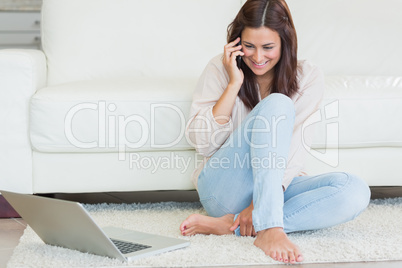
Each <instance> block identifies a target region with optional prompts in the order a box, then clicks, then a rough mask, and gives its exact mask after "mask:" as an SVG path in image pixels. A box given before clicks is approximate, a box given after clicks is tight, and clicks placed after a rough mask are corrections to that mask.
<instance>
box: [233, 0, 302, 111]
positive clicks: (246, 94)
mask: <svg viewBox="0 0 402 268" xmlns="http://www.w3.org/2000/svg"><path fill="white" fill-rule="evenodd" d="M262 26H265V27H268V28H269V29H271V30H273V31H275V32H277V33H278V34H279V36H280V38H281V58H280V60H279V62H278V63H277V64H276V65H275V66H274V78H273V81H272V82H271V85H270V88H269V89H267V90H270V93H282V94H284V95H286V96H288V97H292V96H293V94H295V93H296V92H297V90H298V86H299V85H298V80H297V36H296V29H295V27H294V24H293V19H292V16H291V14H290V11H289V7H288V6H287V4H286V2H285V1H284V0H248V1H247V2H246V3H245V4H244V5H243V7H242V8H241V9H240V11H239V13H238V14H237V16H236V18H235V19H234V20H233V22H232V23H231V24H229V26H228V29H227V30H228V36H227V41H228V43H229V42H232V41H234V40H235V39H236V38H237V37H239V36H241V33H242V31H243V30H244V28H245V27H250V28H259V27H262ZM240 68H241V69H242V70H243V73H244V81H243V85H242V87H241V89H240V91H239V97H240V99H241V100H242V101H243V103H244V104H245V105H246V107H248V108H249V109H250V110H251V109H253V108H254V106H256V105H257V103H258V101H259V100H258V87H257V79H256V76H255V74H254V73H253V71H252V70H251V69H250V68H249V67H248V66H247V65H246V64H245V63H244V61H243V60H242V61H241V63H240Z"/></svg>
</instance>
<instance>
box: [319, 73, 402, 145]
mask: <svg viewBox="0 0 402 268" xmlns="http://www.w3.org/2000/svg"><path fill="white" fill-rule="evenodd" d="M325 86H326V89H325V94H324V100H323V102H322V105H321V107H322V109H321V111H320V112H319V114H320V116H321V120H319V121H318V122H317V123H316V124H313V125H315V126H316V128H315V130H316V135H315V139H314V141H313V145H312V148H320V149H324V148H337V147H339V148H368V147H390V146H392V147H396V146H398V147H402V135H401V134H402V124H400V122H402V77H392V76H390V77H386V76H327V77H326V78H325Z"/></svg>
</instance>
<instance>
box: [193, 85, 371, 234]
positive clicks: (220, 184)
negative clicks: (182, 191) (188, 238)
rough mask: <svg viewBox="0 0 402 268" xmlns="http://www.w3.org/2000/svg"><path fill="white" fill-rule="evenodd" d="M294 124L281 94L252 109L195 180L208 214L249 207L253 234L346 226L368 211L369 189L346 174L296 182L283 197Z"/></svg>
mask: <svg viewBox="0 0 402 268" xmlns="http://www.w3.org/2000/svg"><path fill="white" fill-rule="evenodd" d="M294 119H295V110H294V104H293V101H292V100H291V99H290V98H288V97H287V96H285V95H283V94H278V93H273V94H270V95H269V96H268V97H266V98H264V99H263V100H262V101H261V102H259V103H258V104H257V105H256V106H255V107H254V109H253V110H252V111H251V112H250V114H249V115H248V116H247V117H246V118H245V120H244V121H243V122H242V124H241V125H240V126H239V127H238V128H237V129H236V130H234V131H233V133H232V134H231V135H230V136H229V138H228V139H227V140H226V142H225V143H224V144H223V145H222V147H221V148H220V149H219V150H218V151H217V152H215V154H214V155H213V156H212V157H211V158H210V159H209V160H208V162H207V163H206V165H205V167H204V169H203V170H202V171H201V174H200V176H199V178H198V193H199V196H200V201H201V204H202V205H203V207H204V208H205V210H206V211H207V213H208V215H210V216H212V217H221V216H223V215H227V214H235V217H237V216H238V214H239V213H240V212H241V211H242V210H244V209H245V208H247V207H248V206H249V205H250V204H251V202H253V205H254V210H253V214H252V217H253V226H254V230H255V231H256V232H258V231H261V230H264V229H269V228H273V227H282V228H284V231H285V232H286V233H290V232H295V231H302V230H313V229H321V228H326V227H330V226H334V225H337V224H340V223H344V222H346V221H349V220H352V219H354V218H355V217H356V216H357V215H359V214H360V213H361V212H362V211H363V210H364V209H365V208H366V207H367V205H368V203H369V200H370V189H369V187H368V186H367V184H366V183H365V182H364V181H363V180H361V179H360V178H358V177H356V176H353V175H351V174H348V173H342V172H339V173H338V172H334V173H328V174H322V175H318V176H300V177H295V178H294V179H293V181H292V182H291V184H290V185H289V187H288V188H287V189H286V191H285V192H283V188H282V179H283V177H284V172H285V169H286V164H287V157H288V152H289V146H290V141H291V137H292V133H293V127H294ZM235 233H236V235H240V228H237V229H236V231H235Z"/></svg>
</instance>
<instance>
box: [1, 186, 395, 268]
mask: <svg viewBox="0 0 402 268" xmlns="http://www.w3.org/2000/svg"><path fill="white" fill-rule="evenodd" d="M371 192H372V199H377V198H392V197H402V187H372V188H371ZM50 196H51V197H55V198H59V199H64V200H72V201H77V202H81V203H86V204H94V203H103V202H106V203H147V202H162V201H177V202H193V201H198V195H197V193H196V192H195V191H161V192H135V193H90V194H53V195H50ZM25 227H26V223H25V222H24V220H23V219H21V218H11V219H0V267H6V265H7V262H8V260H9V259H10V257H11V255H12V253H13V250H14V248H15V247H16V246H17V245H18V242H19V239H20V237H21V236H22V234H23V233H24V230H25ZM258 267H263V266H258ZM266 267H267V268H276V267H283V265H269V266H266ZM297 267H299V268H334V267H341V268H358V267H363V268H380V267H381V268H383V267H386V268H400V267H402V261H390V262H358V263H336V264H331V263H329V264H322V263H320V264H300V265H298V266H297Z"/></svg>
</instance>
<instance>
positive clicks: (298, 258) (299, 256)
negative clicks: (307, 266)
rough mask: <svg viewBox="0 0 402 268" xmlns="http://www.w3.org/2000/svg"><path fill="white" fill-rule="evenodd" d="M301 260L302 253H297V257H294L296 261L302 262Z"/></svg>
mask: <svg viewBox="0 0 402 268" xmlns="http://www.w3.org/2000/svg"><path fill="white" fill-rule="evenodd" d="M303 260H304V258H303V255H301V254H299V255H297V257H296V261H297V262H302V261H303Z"/></svg>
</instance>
